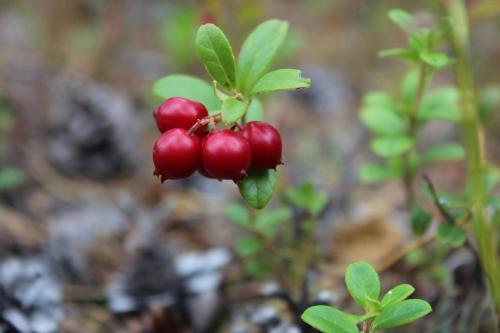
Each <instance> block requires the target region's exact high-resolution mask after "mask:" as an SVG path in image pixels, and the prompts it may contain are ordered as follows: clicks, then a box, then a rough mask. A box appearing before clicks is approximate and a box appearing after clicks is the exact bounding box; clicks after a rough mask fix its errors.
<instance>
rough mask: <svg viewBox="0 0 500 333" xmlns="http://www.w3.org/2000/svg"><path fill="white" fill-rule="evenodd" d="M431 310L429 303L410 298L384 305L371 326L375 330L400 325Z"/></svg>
mask: <svg viewBox="0 0 500 333" xmlns="http://www.w3.org/2000/svg"><path fill="white" fill-rule="evenodd" d="M431 311H432V308H431V306H430V304H429V303H427V302H426V301H423V300H420V299H410V300H406V301H402V302H401V303H397V304H393V305H391V306H388V307H386V308H385V309H383V310H382V312H381V313H380V314H379V315H378V317H377V318H375V320H374V322H373V327H374V328H375V329H377V330H382V329H386V328H391V327H396V326H401V325H404V324H408V323H410V322H412V321H415V320H417V319H419V318H421V317H423V316H425V315H427V314H428V313H430V312H431Z"/></svg>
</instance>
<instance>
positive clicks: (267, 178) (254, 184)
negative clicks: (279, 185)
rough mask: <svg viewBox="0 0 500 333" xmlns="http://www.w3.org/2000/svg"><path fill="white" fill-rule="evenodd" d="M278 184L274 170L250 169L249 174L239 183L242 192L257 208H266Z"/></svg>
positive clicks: (249, 202)
mask: <svg viewBox="0 0 500 333" xmlns="http://www.w3.org/2000/svg"><path fill="white" fill-rule="evenodd" d="M275 185H276V172H275V171H274V170H264V171H250V172H249V174H248V176H246V178H245V179H243V180H242V181H241V182H239V183H238V188H239V190H240V194H241V196H242V197H243V199H245V201H246V202H247V203H248V204H249V205H250V206H252V207H253V208H255V209H262V208H264V207H265V206H266V205H267V204H268V203H269V201H271V198H272V196H273V192H274V188H275Z"/></svg>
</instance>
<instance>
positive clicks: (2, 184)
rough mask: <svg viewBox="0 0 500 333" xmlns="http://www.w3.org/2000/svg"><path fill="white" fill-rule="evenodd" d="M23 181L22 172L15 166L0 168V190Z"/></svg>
mask: <svg viewBox="0 0 500 333" xmlns="http://www.w3.org/2000/svg"><path fill="white" fill-rule="evenodd" d="M23 181H24V173H23V172H22V171H21V170H19V169H17V168H4V169H1V170H0V191H3V190H8V189H10V188H12V187H15V186H18V185H20V184H21V183H22V182H23Z"/></svg>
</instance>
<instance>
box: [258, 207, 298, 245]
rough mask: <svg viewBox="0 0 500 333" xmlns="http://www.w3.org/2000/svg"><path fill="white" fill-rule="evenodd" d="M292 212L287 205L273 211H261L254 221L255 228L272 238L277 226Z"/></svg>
mask: <svg viewBox="0 0 500 333" xmlns="http://www.w3.org/2000/svg"><path fill="white" fill-rule="evenodd" d="M291 216H292V212H291V211H290V209H289V208H287V207H280V208H278V209H276V210H273V211H269V212H268V211H262V212H261V213H260V214H259V216H258V217H257V220H256V221H255V228H256V229H258V230H260V231H262V232H263V233H264V234H265V235H266V236H267V237H268V238H273V237H274V236H275V235H276V233H277V232H278V228H279V226H280V225H281V224H282V223H284V222H286V221H287V220H289V219H290V218H291Z"/></svg>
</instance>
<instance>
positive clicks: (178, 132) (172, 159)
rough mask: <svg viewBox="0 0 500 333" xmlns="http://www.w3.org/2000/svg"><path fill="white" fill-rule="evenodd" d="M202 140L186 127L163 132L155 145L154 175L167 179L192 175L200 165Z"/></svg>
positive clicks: (162, 179)
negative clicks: (189, 132)
mask: <svg viewBox="0 0 500 333" xmlns="http://www.w3.org/2000/svg"><path fill="white" fill-rule="evenodd" d="M200 158H201V142H200V139H199V138H198V137H197V136H196V135H189V134H188V133H187V130H186V129H183V128H174V129H171V130H168V131H166V132H165V133H163V134H162V135H161V136H160V138H159V139H158V140H156V142H155V144H154V147H153V163H154V165H155V171H154V175H155V176H159V177H160V179H161V182H162V183H163V182H164V181H165V180H167V179H181V178H186V177H189V176H191V175H192V174H193V173H194V172H195V171H196V170H197V169H198V166H199V165H200Z"/></svg>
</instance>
